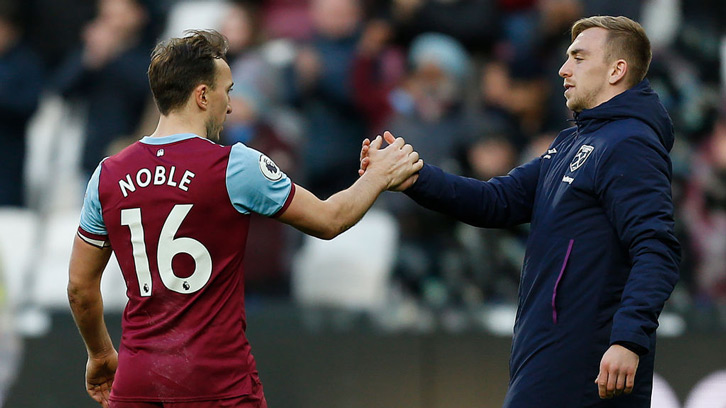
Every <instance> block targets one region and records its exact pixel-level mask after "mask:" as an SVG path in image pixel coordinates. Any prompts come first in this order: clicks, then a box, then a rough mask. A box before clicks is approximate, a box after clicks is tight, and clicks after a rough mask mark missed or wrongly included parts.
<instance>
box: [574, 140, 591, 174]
mask: <svg viewBox="0 0 726 408" xmlns="http://www.w3.org/2000/svg"><path fill="white" fill-rule="evenodd" d="M593 150H595V148H594V147H592V146H590V145H582V146H580V150H578V151H577V154H576V155H575V157H574V158H573V159H572V162H570V171H575V170H577V169H579V168H580V167H581V166H582V165H583V164H585V160H587V158H588V157H590V153H592V151H593Z"/></svg>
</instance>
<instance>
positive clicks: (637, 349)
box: [613, 341, 648, 356]
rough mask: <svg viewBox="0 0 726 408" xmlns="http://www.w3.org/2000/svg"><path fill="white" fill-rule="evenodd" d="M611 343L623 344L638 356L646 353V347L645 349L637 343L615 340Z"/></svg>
mask: <svg viewBox="0 0 726 408" xmlns="http://www.w3.org/2000/svg"><path fill="white" fill-rule="evenodd" d="M613 344H617V345H619V346H623V347H625V348H626V349H628V350H630V351H632V352H633V353H635V354H637V355H639V356H644V355H646V354H648V349H646V348H645V347H643V346H641V345H639V344H635V343H631V342H629V341H616V342H615V343H613Z"/></svg>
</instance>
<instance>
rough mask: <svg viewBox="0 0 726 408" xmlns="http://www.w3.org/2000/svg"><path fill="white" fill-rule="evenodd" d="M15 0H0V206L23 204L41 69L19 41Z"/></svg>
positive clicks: (40, 64) (26, 47)
mask: <svg viewBox="0 0 726 408" xmlns="http://www.w3.org/2000/svg"><path fill="white" fill-rule="evenodd" d="M17 7H18V5H17V2H15V1H13V0H2V1H0V151H2V153H3V160H1V161H0V206H5V205H8V206H23V205H24V191H23V184H24V182H23V166H24V164H25V151H26V128H27V126H28V121H29V120H30V117H31V116H32V115H33V113H34V112H35V110H36V108H37V106H38V97H39V96H40V92H41V89H42V87H43V69H42V63H41V61H40V59H39V58H38V56H37V55H36V54H35V53H34V52H33V51H32V50H31V49H30V48H29V47H28V46H27V45H25V44H24V43H23V41H22V31H21V27H20V15H19V10H18V8H17Z"/></svg>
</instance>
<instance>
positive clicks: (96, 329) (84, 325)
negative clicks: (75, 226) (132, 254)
mask: <svg viewBox="0 0 726 408" xmlns="http://www.w3.org/2000/svg"><path fill="white" fill-rule="evenodd" d="M110 257H111V249H110V248H108V247H106V248H97V247H94V246H92V245H90V244H88V243H86V242H85V241H83V240H82V239H81V238H79V237H78V236H76V237H75V240H74V242H73V251H72V252H71V261H70V266H69V268H68V303H69V304H70V307H71V312H72V313H73V319H74V320H75V321H76V325H77V326H78V330H79V331H80V333H81V336H82V337H83V341H84V343H86V349H87V350H88V355H89V356H90V357H95V356H101V355H104V354H105V353H107V352H108V351H110V350H112V349H113V343H112V342H111V337H110V336H109V334H108V330H107V329H106V323H105V321H104V319H103V299H102V297H101V276H102V274H103V270H104V269H105V268H106V264H107V263H108V259H109V258H110Z"/></svg>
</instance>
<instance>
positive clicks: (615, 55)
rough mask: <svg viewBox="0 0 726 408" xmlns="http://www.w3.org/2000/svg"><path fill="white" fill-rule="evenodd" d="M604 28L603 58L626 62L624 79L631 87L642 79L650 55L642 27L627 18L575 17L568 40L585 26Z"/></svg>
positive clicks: (648, 43) (647, 41)
mask: <svg viewBox="0 0 726 408" xmlns="http://www.w3.org/2000/svg"><path fill="white" fill-rule="evenodd" d="M596 27H598V28H604V29H605V30H607V31H608V36H607V38H606V46H605V60H606V61H608V62H610V61H614V60H616V59H624V60H625V61H626V62H627V63H628V73H627V74H626V81H627V84H628V87H632V86H634V85H635V84H637V83H638V82H640V81H642V80H643V79H644V78H645V75H646V74H647V73H648V67H649V66H650V60H651V58H652V56H653V54H652V53H651V50H650V40H649V39H648V36H647V35H646V34H645V30H644V29H643V26H641V25H640V24H638V23H637V22H636V21H633V20H631V19H629V18H627V17H623V16H618V17H613V16H592V17H586V18H582V19H580V20H577V21H576V22H575V24H573V25H572V41H575V38H577V36H578V35H580V33H582V32H583V31H585V30H587V29H589V28H596Z"/></svg>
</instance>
